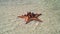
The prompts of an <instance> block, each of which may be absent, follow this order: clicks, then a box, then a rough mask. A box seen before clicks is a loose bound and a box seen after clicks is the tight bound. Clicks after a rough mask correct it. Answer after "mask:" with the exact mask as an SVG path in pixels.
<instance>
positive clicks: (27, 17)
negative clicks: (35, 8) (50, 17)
mask: <svg viewBox="0 0 60 34" xmlns="http://www.w3.org/2000/svg"><path fill="white" fill-rule="evenodd" d="M40 15H42V14H34V13H31V12H27V14H25V15H22V16H18V17H19V18H23V19H25V21H26V24H27V23H29V22H30V21H33V20H35V21H39V22H42V20H40V19H38V17H39V16H40Z"/></svg>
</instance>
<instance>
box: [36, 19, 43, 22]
mask: <svg viewBox="0 0 60 34" xmlns="http://www.w3.org/2000/svg"><path fill="white" fill-rule="evenodd" d="M35 20H36V21H39V22H43V21H42V20H40V19H38V18H36V19H35Z"/></svg>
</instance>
